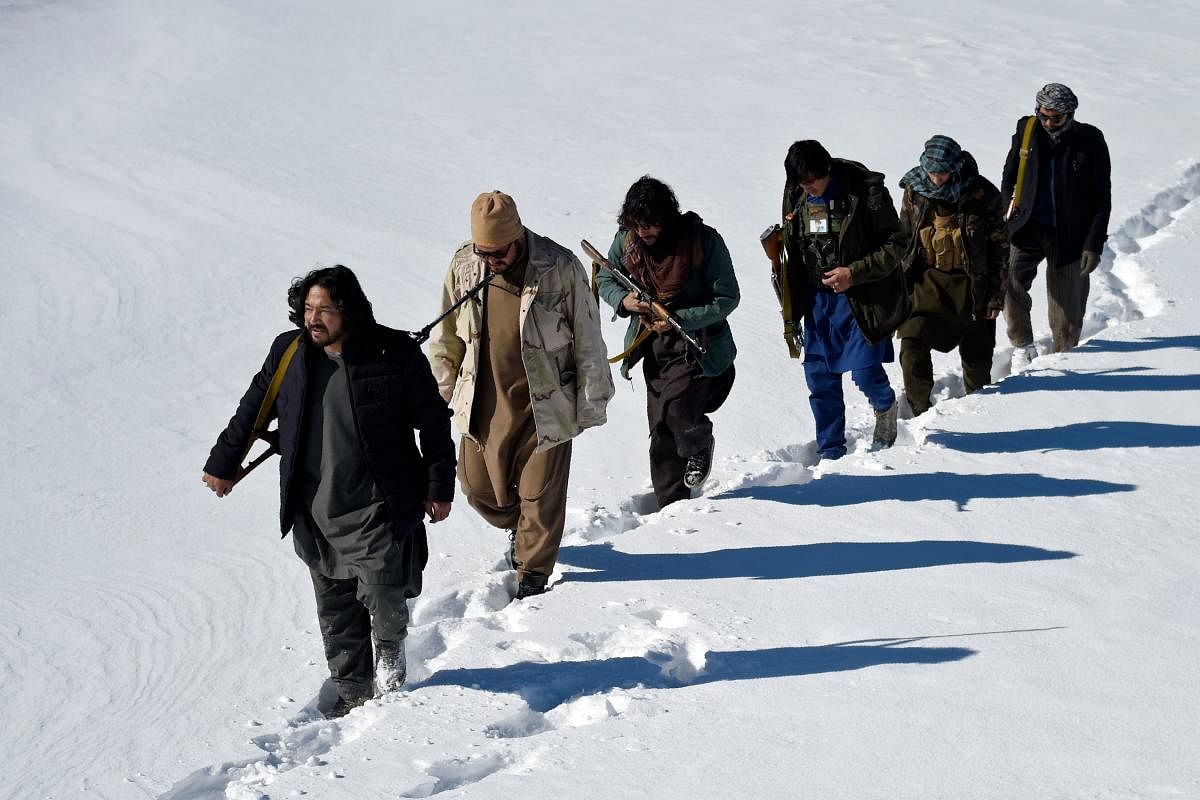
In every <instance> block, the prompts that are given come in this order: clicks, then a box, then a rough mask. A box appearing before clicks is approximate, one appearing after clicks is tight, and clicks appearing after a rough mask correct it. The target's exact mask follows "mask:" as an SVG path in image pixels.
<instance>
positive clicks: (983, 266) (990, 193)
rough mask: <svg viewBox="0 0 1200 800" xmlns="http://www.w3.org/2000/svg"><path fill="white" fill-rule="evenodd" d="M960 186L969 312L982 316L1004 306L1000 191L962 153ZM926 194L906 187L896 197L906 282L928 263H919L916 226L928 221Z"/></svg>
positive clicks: (1005, 252)
mask: <svg viewBox="0 0 1200 800" xmlns="http://www.w3.org/2000/svg"><path fill="white" fill-rule="evenodd" d="M964 155H965V157H966V158H965V163H964V164H963V170H962V181H963V186H962V191H961V193H960V194H959V197H958V203H957V208H958V228H959V230H960V231H961V232H962V238H963V249H964V250H965V251H966V257H967V270H966V271H967V275H968V277H969V278H970V281H971V297H972V300H973V303H972V313H973V315H974V317H975V319H984V318H985V317H986V316H987V313H988V311H989V310H990V309H997V310H1002V309H1003V308H1004V286H1005V284H1006V283H1007V282H1008V233H1007V229H1006V228H1005V225H1004V204H1003V203H1002V201H1001V200H1000V191H999V190H998V189H996V187H995V186H994V185H993V184H992V182H991V181H989V180H988V179H987V178H985V177H983V176H982V175H980V174H979V167H978V165H976V163H975V158H974V157H973V156H972V155H971V154H970V153H964ZM932 205H933V201H931V200H930V199H929V198H928V197H925V196H923V195H920V194H917V193H916V192H914V191H913V190H912V187H911V186H909V187H907V188H905V190H904V197H903V199H902V200H901V201H900V224H901V227H902V228H903V230H904V235H905V237H906V238H907V239H908V246H907V248H906V249H905V251H904V257H903V259H902V260H901V264H902V266H903V267H904V271H905V272H906V273H907V274H908V276H909V281H908V282H909V284H910V285H911V284H913V283H916V282H917V281H919V280H920V274H921V273H922V272H923V271H924V269H925V267H927V266H928V265H924V264H921V263H920V262H921V259H920V258H919V257H918V251H919V250H920V244H921V240H920V236H918V232H919V231H920V229H921V227H922V226H923V225H925V224H928V222H929V221H928V216H929V209H930V206H932ZM914 268H915V271H914Z"/></svg>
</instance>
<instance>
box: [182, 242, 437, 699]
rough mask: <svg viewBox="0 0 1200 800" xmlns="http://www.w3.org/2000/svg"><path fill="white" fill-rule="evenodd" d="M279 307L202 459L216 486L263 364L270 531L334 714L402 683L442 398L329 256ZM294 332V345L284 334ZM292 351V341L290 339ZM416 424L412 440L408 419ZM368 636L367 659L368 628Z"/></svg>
mask: <svg viewBox="0 0 1200 800" xmlns="http://www.w3.org/2000/svg"><path fill="white" fill-rule="evenodd" d="M288 304H289V306H290V307H291V313H290V314H289V318H290V319H291V321H292V322H293V323H294V324H295V325H297V326H298V327H300V328H301V332H300V333H297V332H296V331H289V332H287V333H282V334H280V335H279V336H278V337H277V338H276V339H275V342H274V344H272V346H271V351H270V354H269V355H268V356H267V360H266V362H265V363H264V364H263V368H262V370H261V371H260V372H259V373H258V374H257V375H256V376H255V377H254V379H253V381H251V383H250V388H249V389H248V390H247V391H246V394H245V395H244V396H243V397H242V400H241V402H240V403H239V404H238V409H237V412H236V413H235V414H234V416H233V418H232V419H231V420H230V421H229V425H228V427H226V429H225V431H224V432H223V433H222V434H221V436H220V437H219V438H218V439H217V443H216V445H215V446H214V447H213V449H212V453H211V454H210V455H209V458H208V462H207V463H206V464H205V465H204V483H205V484H206V485H208V487H209V488H210V489H211V490H212V491H213V492H214V493H216V495H217V497H224V496H225V495H227V494H229V492H230V491H231V490H232V489H233V486H234V483H235V481H236V476H237V472H238V468H239V465H240V463H241V461H242V459H243V458H244V456H245V453H246V451H247V449H248V448H249V445H250V443H251V442H252V437H253V433H254V431H253V427H254V424H255V420H256V417H257V416H258V414H259V410H260V407H262V405H263V402H264V400H265V399H266V398H267V395H268V391H269V387H270V385H271V383H272V379H273V377H274V376H275V375H276V373H277V371H279V370H280V365H281V363H284V362H285V361H286V360H287V359H288V358H290V361H287V363H285V364H284V366H283V367H282V383H281V384H280V385H279V390H278V395H277V397H276V398H275V400H274V402H273V403H272V405H271V407H270V408H269V409H267V411H268V414H267V419H268V420H270V419H271V418H275V417H278V419H279V427H278V431H277V436H278V449H279V453H280V465H279V479H280V505H279V514H280V520H279V521H280V530H281V531H282V532H283V535H285V536H286V535H287V533H288V531H289V530H291V531H292V540H293V543H294V545H295V548H296V554H297V555H299V556H300V558H301V559H303V561H304V563H305V564H307V565H308V567H309V571H310V572H311V575H312V581H313V588H314V590H315V592H316V599H317V615H318V618H319V620H320V624H321V634H322V636H323V638H324V642H325V657H326V659H327V661H328V662H329V671H330V675H331V677H332V678H333V680H334V682H335V683H336V684H337V687H338V701H337V703H336V704H335V705H334V706H333V708H331V709H330V710H329V711H327V712H326V716H341V715H343V714H345V713H347V712H348V711H349V710H350V709H351V708H354V707H355V706H358V705H361V704H362V703H364V702H366V701H367V700H368V699H369V698H370V697H371V696H372V694H373V693H374V691H373V687H372V682H373V681H374V683H375V685H376V687H377V688H378V689H379V691H381V692H383V691H390V690H393V689H397V688H399V687H400V686H401V685H402V684H403V683H404V676H405V659H404V638H405V636H407V633H408V604H407V600H408V598H411V597H416V596H417V595H418V594H419V593H420V591H421V570H422V569H423V568H424V566H425V562H426V561H427V560H428V557H429V549H428V545H427V543H426V539H425V526H424V524H423V522H422V518H423V516H424V515H425V514H428V516H429V520H430V521H431V522H440V521H441V520H443V519H445V518H446V516H447V515H448V514H449V513H450V503H451V500H452V499H453V497H454V475H455V457H454V442H453V440H452V439H451V437H450V411H449V409H448V408H447V407H446V404H445V402H444V401H443V400H442V397H441V395H440V393H439V392H438V387H437V383H436V381H435V380H434V378H433V374H432V373H431V372H430V369H429V362H428V361H426V360H425V358H424V356H423V355H422V353H421V351H420V348H419V347H418V346H417V344H416V343H415V342H414V341H413V340H412V339H411V338H410V337H409V336H408V335H407V334H405V333H403V332H400V331H396V330H392V329H391V328H386V327H384V326H383V325H380V324H378V323H376V322H375V318H374V316H373V314H372V311H371V303H370V301H368V300H367V298H366V295H365V294H364V293H363V291H362V288H361V287H360V286H359V283H358V279H357V278H356V277H355V276H354V273H353V272H351V271H350V270H349V269H347V268H346V267H343V266H341V265H338V266H334V267H328V268H323V269H318V270H314V271H312V272H310V273H309V274H308V275H307V276H305V277H304V278H302V279H301V278H297V279H296V280H295V281H293V282H292V285H291V287H290V289H289V290H288ZM293 345H294V347H293ZM290 350H291V351H294V354H290V353H289V351H290ZM414 430H415V431H417V432H419V434H420V450H418V449H417V444H416V441H415V438H414V436H413V431H414ZM372 633H374V639H375V647H374V651H375V652H374V658H372V646H371V639H372Z"/></svg>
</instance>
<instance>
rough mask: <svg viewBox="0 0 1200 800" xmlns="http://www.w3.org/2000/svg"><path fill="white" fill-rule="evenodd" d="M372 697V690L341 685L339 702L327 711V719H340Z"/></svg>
mask: <svg viewBox="0 0 1200 800" xmlns="http://www.w3.org/2000/svg"><path fill="white" fill-rule="evenodd" d="M370 699H371V693H370V692H364V691H361V690H359V689H351V688H349V687H341V686H339V687H338V699H337V702H336V703H334V704H333V705H332V706H331V707H330V708H329V710H328V711H326V712H325V719H339V718H341V717H344V716H346V715H347V714H349V713H350V712H351V711H353V710H354V709H356V708H358V707H359V706H361V705H362V704H363V703H365V702H367V701H368V700H370Z"/></svg>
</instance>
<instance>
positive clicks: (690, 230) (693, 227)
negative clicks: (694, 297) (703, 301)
mask: <svg viewBox="0 0 1200 800" xmlns="http://www.w3.org/2000/svg"><path fill="white" fill-rule="evenodd" d="M700 222H701V220H700V216H699V215H698V214H696V213H695V212H694V211H689V212H687V213H686V214H683V215H682V216H681V217H680V218H679V219H678V220H676V221H675V224H674V225H673V226H672V229H671V230H667V228H666V227H664V228H663V232H662V233H661V234H660V237H661V238H660V239H659V241H658V242H655V247H653V248H650V247H647V246H646V245H644V244H642V240H641V239H639V238H638V236H637V234H636V233H634V232H633V231H626V234H625V252H624V253H623V254H622V258H621V260H622V261H623V262H624V265H625V268H626V269H627V270H629V274H630V275H632V276H633V279H634V280H636V281H637V282H638V283H640V284H641V285H642V286H644V287H646V289H647V291H649V292H650V293H651V294H653V295H654V296H655V297H657V298H658V299H659V301H660V302H663V303H666V302H668V301H670V300H671V299H672V298H673V297H675V296H676V295H678V294H679V292H680V291H681V290H682V289H683V285H684V284H685V283H686V282H687V279H688V278H689V277H690V276H691V274H692V256H693V252H692V251H693V249H694V245H695V242H696V237H697V236H698V235H699V234H700ZM663 238H668V240H667V241H665V242H664V241H663ZM654 251H658V252H654Z"/></svg>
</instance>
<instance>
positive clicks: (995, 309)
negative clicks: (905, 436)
mask: <svg viewBox="0 0 1200 800" xmlns="http://www.w3.org/2000/svg"><path fill="white" fill-rule="evenodd" d="M900 188H901V189H903V190H904V197H903V199H902V200H901V202H900V225H901V228H902V229H903V231H904V235H905V236H906V237H907V241H908V246H907V248H906V249H905V251H904V257H903V259H902V260H901V264H902V265H903V267H904V270H905V273H906V274H907V277H908V285H909V287H910V291H911V292H912V314H911V315H910V316H909V318H908V319H907V320H906V321H905V322H904V323H903V324H901V325H900V327H899V328H898V329H897V330H896V337H897V338H898V339H900V366H901V368H902V369H903V371H904V392H905V394H906V395H907V396H908V404H909V406H911V407H912V411H913V414H923V413H925V412H926V411H927V410H929V406H930V398H929V394H930V392H931V391H932V390H933V361H932V359H931V358H930V350H931V349H935V350H938V351H940V352H943V353H948V352H950V351H951V350H953V349H954V348H955V347H957V348H958V354H959V357H960V358H961V359H962V369H963V384H964V385H965V386H966V390H967V391H968V392H973V391H975V390H976V389H979V388H980V387H982V386H986V385H987V384H988V383H990V382H991V379H992V351H993V350H995V348H996V317H997V316H998V315H999V314H1000V310H1001V309H1002V308H1003V307H1004V285H1005V282H1006V280H1007V278H1008V235H1007V233H1006V232H1005V225H1004V205H1003V203H1002V201H1001V199H1000V190H998V189H997V188H996V187H995V185H994V184H992V182H991V181H989V180H988V179H987V178H985V177H983V176H982V175H980V174H979V168H978V167H977V166H976V164H975V159H974V158H972V157H971V154H970V153H968V152H966V151H965V150H963V149H962V148H961V147H960V146H959V144H958V142H956V141H954V140H953V139H951V138H950V137H949V136H934V137H933V138H932V139H930V140H929V141H927V142H926V143H925V151H924V152H923V153H921V161H920V164H919V165H918V166H916V167H913V168H912V169H911V170H909V171H908V173H907V174H906V175H905V176H904V177H903V178H901V179H900Z"/></svg>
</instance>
